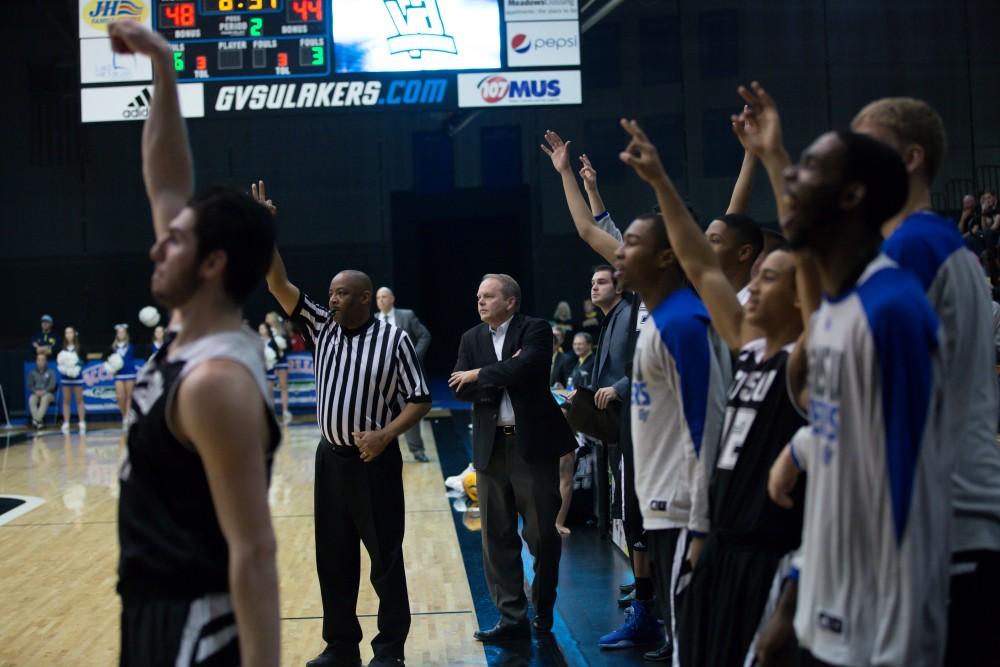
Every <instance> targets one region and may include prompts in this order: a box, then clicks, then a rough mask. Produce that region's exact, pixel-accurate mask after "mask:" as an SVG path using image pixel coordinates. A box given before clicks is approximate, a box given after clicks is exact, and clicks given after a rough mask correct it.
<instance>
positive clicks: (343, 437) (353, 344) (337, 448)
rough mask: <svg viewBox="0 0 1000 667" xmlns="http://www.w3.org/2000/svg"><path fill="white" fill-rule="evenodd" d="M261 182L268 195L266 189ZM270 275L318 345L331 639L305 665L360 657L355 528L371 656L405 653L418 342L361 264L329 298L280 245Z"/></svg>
mask: <svg viewBox="0 0 1000 667" xmlns="http://www.w3.org/2000/svg"><path fill="white" fill-rule="evenodd" d="M256 194H257V196H258V198H261V199H262V200H264V201H266V199H264V195H263V191H262V189H261V190H258V191H257V193H256ZM267 285H268V289H270V291H271V294H273V295H274V296H275V298H276V299H277V300H278V303H280V304H281V307H282V308H283V309H284V310H285V312H286V313H288V314H289V316H290V317H293V318H294V319H295V320H297V321H298V322H299V324H300V325H301V326H302V329H303V330H304V331H306V332H307V333H308V339H309V341H310V342H311V344H312V348H313V351H314V355H315V363H314V368H315V369H316V416H317V419H318V420H319V426H320V430H321V431H322V439H321V440H320V443H319V446H318V447H317V449H316V487H315V489H316V490H315V521H316V569H317V571H318V574H319V583H320V590H321V593H322V596H323V639H324V640H325V641H326V644H327V645H326V649H325V650H324V651H323V652H322V653H321V654H320V655H318V656H317V657H316V658H314V659H313V660H311V661H309V663H308V665H309V666H310V667H315V666H319V665H337V666H340V665H344V666H350V667H355V666H357V665H360V664H361V654H360V650H359V644H360V642H361V626H360V625H359V624H358V619H357V615H356V612H357V609H356V608H357V600H358V583H359V579H360V575H361V560H360V549H359V547H358V541H359V540H360V541H362V542H364V545H365V548H366V549H367V550H368V555H369V557H370V559H371V581H372V585H373V586H374V587H375V592H376V593H377V594H378V597H379V609H378V630H379V632H378V635H377V636H376V637H375V639H373V640H372V649H373V651H374V653H375V659H374V660H373V661H372V662H371V663H370V665H371V666H372V667H384V666H387V665H403V664H404V663H403V645H404V643H405V641H406V636H407V633H408V632H409V629H410V603H409V598H408V596H407V592H406V574H405V572H404V571H403V523H404V522H403V518H404V515H403V477H402V467H403V460H402V457H401V455H400V452H399V441H398V438H399V436H401V435H402V434H403V433H405V432H406V430H407V429H409V428H410V427H412V426H413V425H414V424H416V423H418V422H419V421H420V419H421V417H423V416H424V415H425V414H427V412H428V411H429V410H430V407H431V404H430V401H431V397H430V392H429V391H428V389H427V383H426V381H425V380H424V376H423V372H422V371H421V369H420V364H419V362H418V361H417V355H416V352H415V350H414V348H413V344H412V343H411V342H410V338H409V337H408V336H407V335H406V332H405V331H403V330H402V329H399V328H397V327H395V326H393V325H391V324H389V323H387V322H382V321H380V320H376V319H375V318H373V317H372V314H371V305H372V293H373V291H374V290H373V289H372V282H371V280H370V279H369V278H368V276H367V275H365V274H364V273H361V272H360V271H341V272H340V273H338V274H337V275H336V276H334V278H333V280H332V281H331V283H330V294H329V301H328V303H327V305H326V306H325V307H324V306H322V305H320V304H319V303H317V302H316V301H313V300H312V299H310V298H309V297H308V296H306V294H305V293H304V292H302V291H300V290H299V289H298V288H297V287H295V286H294V285H292V284H291V283H290V282H289V281H288V275H287V273H286V271H285V266H284V263H283V262H282V261H281V256H280V255H279V254H278V252H277V249H275V252H274V259H273V261H272V263H271V269H270V271H269V273H268V275H267Z"/></svg>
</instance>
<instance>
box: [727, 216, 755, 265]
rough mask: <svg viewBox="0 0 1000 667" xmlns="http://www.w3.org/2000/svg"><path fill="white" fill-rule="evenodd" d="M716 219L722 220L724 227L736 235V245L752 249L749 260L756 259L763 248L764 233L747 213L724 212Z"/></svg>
mask: <svg viewBox="0 0 1000 667" xmlns="http://www.w3.org/2000/svg"><path fill="white" fill-rule="evenodd" d="M716 219H717V220H721V221H722V222H724V223H725V225H726V227H727V228H728V229H729V230H730V231H732V232H733V234H734V235H735V237H736V245H738V246H742V245H748V246H750V247H751V248H752V249H753V257H752V258H751V260H753V259H756V258H757V255H759V254H760V251H761V250H763V249H764V234H763V232H761V231H760V227H759V226H758V225H757V223H756V222H754V221H753V218H751V217H750V216H749V215H743V214H742V213H726V214H725V215H723V216H720V217H718V218H716Z"/></svg>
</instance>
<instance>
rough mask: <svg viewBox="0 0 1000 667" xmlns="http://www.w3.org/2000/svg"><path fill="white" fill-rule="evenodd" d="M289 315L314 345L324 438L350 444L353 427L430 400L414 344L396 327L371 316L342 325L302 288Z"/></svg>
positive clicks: (373, 426)
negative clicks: (357, 326) (358, 325)
mask: <svg viewBox="0 0 1000 667" xmlns="http://www.w3.org/2000/svg"><path fill="white" fill-rule="evenodd" d="M293 317H294V318H295V320H296V321H298V322H299V324H300V325H302V328H303V330H304V331H306V332H307V333H308V336H309V340H310V342H311V343H312V346H313V351H314V352H313V353H314V355H315V362H314V364H313V368H314V369H315V373H316V420H317V421H318V422H319V427H320V430H321V431H322V432H323V437H324V438H326V440H327V441H328V442H331V443H333V444H334V445H338V446H341V447H354V446H356V443H355V442H354V438H353V437H352V436H351V433H352V432H356V431H374V430H377V429H381V428H384V427H386V426H388V425H389V423H390V422H391V421H392V420H393V419H395V418H396V416H397V415H399V413H400V412H402V410H403V407H404V406H405V404H406V403H429V402H430V400H431V393H430V390H429V389H428V388H427V381H426V380H425V379H424V373H423V370H422V369H421V368H420V362H418V361H417V354H416V351H415V350H414V348H413V343H412V342H410V337H409V336H407V335H406V332H405V331H403V330H402V329H400V328H399V327H395V326H393V325H391V324H389V323H387V322H382V321H380V320H377V319H375V318H370V319H369V320H368V322H367V323H365V325H364V326H362V327H361V328H360V329H357V330H354V331H349V330H346V329H344V328H343V327H341V326H340V325H339V324H337V322H335V321H334V319H333V318H332V317H330V311H329V310H327V309H326V308H324V307H323V306H321V305H319V304H318V303H316V302H315V301H313V300H312V299H310V298H309V297H308V296H306V293H305V292H302V293H301V295H300V296H299V303H298V304H297V305H296V306H295V312H294V314H293Z"/></svg>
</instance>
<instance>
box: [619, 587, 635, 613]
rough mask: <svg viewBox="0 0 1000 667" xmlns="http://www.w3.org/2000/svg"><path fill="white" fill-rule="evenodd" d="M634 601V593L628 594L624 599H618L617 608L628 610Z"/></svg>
mask: <svg viewBox="0 0 1000 667" xmlns="http://www.w3.org/2000/svg"><path fill="white" fill-rule="evenodd" d="M634 600H635V591H632V592H630V593H629V594H628V595H626V596H625V597H620V598H618V608H619V609H628V608H629V607H631V606H632V602H633V601H634Z"/></svg>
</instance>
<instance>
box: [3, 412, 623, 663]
mask: <svg viewBox="0 0 1000 667" xmlns="http://www.w3.org/2000/svg"><path fill="white" fill-rule="evenodd" d="M90 426H91V431H90V432H89V433H88V434H87V435H85V436H80V435H79V434H77V433H76V432H75V431H74V432H73V433H72V434H71V435H63V434H62V433H60V432H59V431H58V430H57V429H52V430H50V431H47V432H44V433H43V434H42V435H39V436H33V435H27V436H24V437H20V438H19V437H14V438H11V439H9V440H8V441H7V442H6V443H5V442H3V441H0V447H3V449H0V501H2V498H3V497H5V496H6V497H18V496H20V497H28V498H37V499H40V500H41V504H39V505H37V506H36V507H34V508H33V509H27V511H24V510H25V509H26V508H30V507H31V505H32V504H34V503H35V502H37V501H33V500H29V502H28V503H26V504H23V505H22V506H21V507H20V508H19V509H18V510H15V511H13V512H8V513H6V514H0V667H8V666H15V665H16V666H18V667H23V666H35V665H38V666H42V665H44V666H46V667H49V666H53V665H113V664H116V663H117V659H118V641H119V639H118V623H119V610H120V606H119V601H118V597H117V595H116V594H115V590H114V587H115V581H116V573H115V567H116V561H117V557H118V540H117V533H116V519H117V493H118V468H119V465H120V462H121V460H122V457H123V455H124V451H125V439H124V435H123V434H122V433H121V431H120V430H119V429H118V428H117V425H113V424H110V423H109V424H108V425H107V426H106V427H104V428H101V424H100V423H99V422H94V423H92V424H90ZM423 429H424V431H423V432H424V440H425V443H426V446H427V453H428V455H429V456H430V458H431V463H429V464H420V463H416V462H414V461H413V460H412V457H410V456H409V454H408V453H404V461H405V464H404V467H403V481H404V488H405V493H406V513H407V514H406V538H405V541H404V553H405V559H406V572H407V581H408V585H409V593H410V606H411V610H412V613H413V622H412V629H411V631H410V636H409V639H408V641H407V644H406V657H407V664H408V665H411V666H416V665H428V666H436V665H524V666H529V665H616V664H636V663H637V662H639V661H641V656H640V653H641V651H629V652H626V653H613V654H609V653H605V654H602V653H600V652H599V651H598V650H597V648H596V639H597V637H598V636H599V635H600V634H602V633H604V632H607V631H609V630H611V629H614V627H617V625H618V624H620V623H621V620H622V617H621V613H620V612H619V611H618V610H617V609H616V608H615V605H614V598H615V595H616V593H617V585H618V584H619V583H621V582H622V581H625V580H627V579H628V573H627V563H626V562H625V560H624V559H623V558H622V557H621V556H620V554H618V553H617V552H616V551H615V549H614V547H612V546H611V545H610V543H609V542H607V541H606V540H601V539H599V538H598V537H597V536H596V534H595V533H594V531H593V530H592V529H587V528H585V527H580V528H577V529H574V532H573V535H572V536H570V537H569V538H567V539H566V540H565V541H564V553H563V560H562V565H561V581H560V591H559V592H560V599H559V603H558V605H557V609H556V615H555V628H554V633H553V636H552V637H551V638H550V639H547V640H541V641H540V640H538V639H535V640H532V641H530V642H524V643H523V644H516V643H515V644H510V645H506V646H503V647H496V646H490V647H484V646H483V645H482V644H480V643H478V642H476V641H475V640H474V639H473V638H472V633H473V631H474V630H476V629H477V628H478V627H490V626H492V625H493V624H494V623H495V622H496V620H497V618H498V616H497V612H496V610H495V608H494V607H493V605H492V603H491V601H490V599H489V596H488V594H487V591H486V585H485V581H484V578H483V574H482V546H481V542H480V539H481V538H480V534H479V533H478V532H476V531H477V530H478V526H477V525H476V522H475V521H474V520H470V518H469V517H467V516H465V515H463V514H461V513H459V512H457V511H455V510H453V508H452V506H451V501H450V500H449V499H448V498H447V497H446V495H445V489H444V483H443V480H444V477H445V476H446V475H452V474H455V473H457V472H459V471H461V470H462V469H463V468H464V467H465V466H466V464H467V463H468V460H469V459H468V449H467V447H468V438H469V431H468V413H467V412H465V413H456V414H455V415H454V416H452V414H451V413H449V412H448V411H442V410H436V411H435V412H432V413H431V416H430V417H428V418H427V419H425V420H424V423H423ZM318 437H319V434H318V430H317V428H316V427H315V425H314V424H308V425H307V424H302V425H294V426H291V427H289V428H287V429H286V431H285V438H284V441H283V444H282V447H281V449H280V450H279V452H278V455H277V458H276V460H275V465H274V472H273V477H272V481H271V491H270V501H271V510H272V516H273V520H274V527H275V532H276V535H277V539H278V548H279V553H278V568H279V576H280V585H281V589H280V590H281V619H282V620H281V629H282V664H283V665H289V666H293V665H294V666H301V665H304V664H305V662H306V661H307V660H309V659H311V658H312V657H314V656H315V655H316V654H317V653H318V652H319V651H320V650H321V649H322V648H323V642H322V639H321V635H320V630H321V625H322V606H321V602H320V593H319V583H318V581H317V578H316V569H315V550H314V541H313V465H314V456H315V450H316V443H317V440H318ZM5 444H6V446H4V445H5ZM404 449H405V446H404ZM8 502H9V501H8ZM0 511H2V510H0ZM524 556H525V571H526V573H527V574H528V575H529V576H530V571H531V561H530V557H529V556H528V554H527V552H526V551H525V553H524ZM362 569H363V572H362V583H361V591H360V595H359V598H358V615H359V617H360V619H361V626H362V628H363V630H364V634H365V638H364V641H363V643H362V646H361V651H362V658H363V659H364V660H369V659H370V658H371V657H372V654H371V647H370V646H369V645H368V642H370V640H371V638H372V637H373V636H374V634H375V633H376V612H377V608H378V607H377V603H378V600H377V598H376V596H375V593H374V591H373V589H372V587H371V585H370V584H369V583H368V580H367V571H368V561H367V558H366V557H365V555H364V550H363V549H362Z"/></svg>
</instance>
